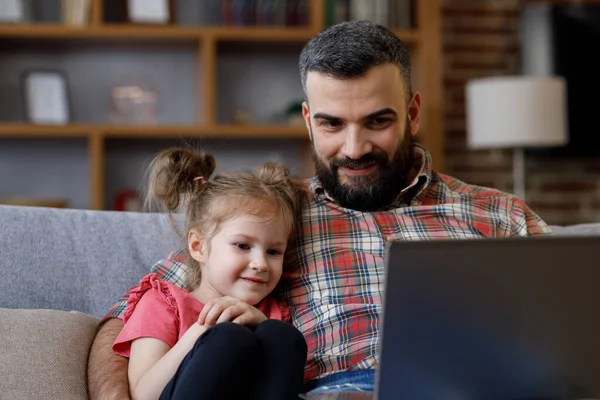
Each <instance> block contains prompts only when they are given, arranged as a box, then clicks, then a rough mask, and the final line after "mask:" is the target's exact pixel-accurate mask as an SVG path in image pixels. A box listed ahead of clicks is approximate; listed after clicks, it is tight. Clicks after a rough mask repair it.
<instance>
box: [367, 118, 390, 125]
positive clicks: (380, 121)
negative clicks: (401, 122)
mask: <svg viewBox="0 0 600 400" xmlns="http://www.w3.org/2000/svg"><path fill="white" fill-rule="evenodd" d="M391 121H392V120H391V119H389V118H375V119H374V120H373V122H372V123H373V125H385V124H388V123H390V122H391Z"/></svg>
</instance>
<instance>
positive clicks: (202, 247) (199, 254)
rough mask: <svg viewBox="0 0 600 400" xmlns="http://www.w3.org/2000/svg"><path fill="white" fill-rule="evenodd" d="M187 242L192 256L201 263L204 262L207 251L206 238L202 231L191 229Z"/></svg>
mask: <svg viewBox="0 0 600 400" xmlns="http://www.w3.org/2000/svg"><path fill="white" fill-rule="evenodd" d="M187 242H188V250H189V251H190V255H191V256H192V258H193V259H194V260H196V261H198V262H200V263H204V262H205V258H206V253H207V249H206V240H204V238H203V237H202V235H201V234H200V232H198V231H197V230H195V229H191V230H190V232H189V233H188V238H187Z"/></svg>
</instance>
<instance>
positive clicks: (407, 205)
mask: <svg viewBox="0 0 600 400" xmlns="http://www.w3.org/2000/svg"><path fill="white" fill-rule="evenodd" d="M300 75H301V79H302V84H303V88H304V92H305V95H306V102H305V103H304V104H303V116H304V119H305V121H306V126H307V128H308V131H309V135H310V139H311V142H312V145H313V156H314V162H315V166H316V171H317V176H316V177H315V178H313V179H312V180H311V181H310V182H309V188H308V191H307V198H306V202H305V204H304V207H303V212H302V218H301V222H300V226H299V229H298V232H297V235H296V236H297V237H296V240H295V244H294V246H293V247H292V249H291V250H290V257H289V258H288V260H287V263H288V264H287V265H288V267H289V268H288V271H291V272H289V273H287V274H285V275H284V280H283V281H284V287H283V293H284V297H285V298H286V300H287V301H288V303H289V305H290V307H291V315H292V320H293V323H294V325H295V326H296V327H297V328H298V329H299V330H300V331H301V332H302V333H303V334H304V337H305V338H306V341H307V343H308V353H309V356H308V360H307V365H306V379H307V381H308V389H309V390H314V392H323V391H330V392H331V391H336V390H340V388H343V389H344V390H372V389H373V380H374V368H375V367H376V366H377V358H376V355H377V343H378V340H379V331H378V326H379V314H380V311H381V301H382V290H383V279H382V278H383V271H384V249H385V243H386V242H387V241H390V240H427V239H438V238H445V239H448V238H451V239H463V238H474V237H510V236H529V235H538V234H547V233H550V230H549V228H548V226H547V225H546V224H545V223H544V222H543V221H542V220H541V219H540V218H539V217H538V216H537V215H536V214H534V213H533V212H532V211H531V210H530V209H529V208H528V207H527V206H526V205H525V204H524V203H523V202H522V201H521V200H519V199H518V198H516V197H514V196H511V195H508V194H504V193H501V192H499V191H497V190H493V189H487V188H482V187H477V186H471V185H468V184H466V183H463V182H461V181H459V180H457V179H454V178H452V177H449V176H445V175H441V174H438V173H436V172H434V171H432V170H431V159H430V156H429V153H428V152H427V150H426V149H424V148H423V147H421V146H420V145H417V144H415V142H414V136H415V135H416V134H417V132H418V130H419V123H420V105H421V97H420V94H419V93H413V92H412V90H411V86H410V81H411V80H410V59H409V55H408V51H407V49H406V48H405V47H404V45H403V44H402V43H401V41H400V40H399V39H398V38H397V37H396V36H395V35H393V34H392V33H391V32H390V31H389V30H388V29H386V28H384V27H382V26H378V25H375V24H373V23H370V22H366V21H353V22H347V23H342V24H338V25H336V26H333V27H331V28H329V29H327V30H325V31H323V32H321V33H319V34H318V35H317V36H315V37H314V38H313V39H312V40H311V41H310V42H309V43H308V44H307V45H306V46H305V48H304V49H303V51H302V54H301V56H300ZM184 269H185V266H184V265H183V259H182V258H181V257H179V256H175V257H173V258H172V259H169V260H167V261H165V262H161V263H159V264H158V265H157V266H155V270H156V271H158V273H159V274H160V275H162V276H164V277H165V278H164V279H167V280H170V281H172V282H174V283H179V284H180V283H181V281H182V279H181V278H182V274H183V272H184ZM123 308H124V303H123V302H121V303H120V304H118V305H117V307H116V308H115V309H114V310H113V312H112V313H111V314H110V316H112V317H120V316H121V315H122V313H123ZM122 326H123V324H122V322H121V321H120V320H119V319H117V318H113V319H109V320H108V321H107V322H106V323H105V324H104V325H103V326H102V327H101V328H100V330H99V332H98V335H97V337H96V340H95V342H94V345H93V347H92V351H91V354H90V362H89V384H90V393H91V396H92V398H124V397H126V396H127V389H128V388H127V360H126V359H123V358H121V357H118V356H115V355H113V354H112V350H111V345H112V343H113V341H114V339H115V337H116V336H117V335H118V333H119V331H120V329H121V328H122Z"/></svg>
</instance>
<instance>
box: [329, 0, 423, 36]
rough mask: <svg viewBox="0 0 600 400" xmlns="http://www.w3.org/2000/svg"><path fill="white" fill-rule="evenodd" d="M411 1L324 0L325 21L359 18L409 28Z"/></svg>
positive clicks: (333, 21) (411, 17)
mask: <svg viewBox="0 0 600 400" xmlns="http://www.w3.org/2000/svg"><path fill="white" fill-rule="evenodd" d="M411 3H412V1H411V0H325V20H326V21H325V22H326V24H327V26H331V25H334V24H336V23H338V22H342V21H350V20H359V19H360V20H369V21H373V22H375V23H378V24H380V25H383V26H387V27H389V28H393V29H411V28H412V27H413V15H412V13H413V7H412V4H411Z"/></svg>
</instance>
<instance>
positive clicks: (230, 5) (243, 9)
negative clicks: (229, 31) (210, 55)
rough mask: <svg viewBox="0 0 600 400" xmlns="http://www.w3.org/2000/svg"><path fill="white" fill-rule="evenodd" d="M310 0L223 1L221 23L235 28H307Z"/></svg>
mask: <svg viewBox="0 0 600 400" xmlns="http://www.w3.org/2000/svg"><path fill="white" fill-rule="evenodd" d="M308 3H309V1H308V0H221V4H220V5H221V7H220V8H221V21H222V23H223V24H225V25H233V26H249V25H260V26H275V25H279V26H305V25H307V24H308Z"/></svg>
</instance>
